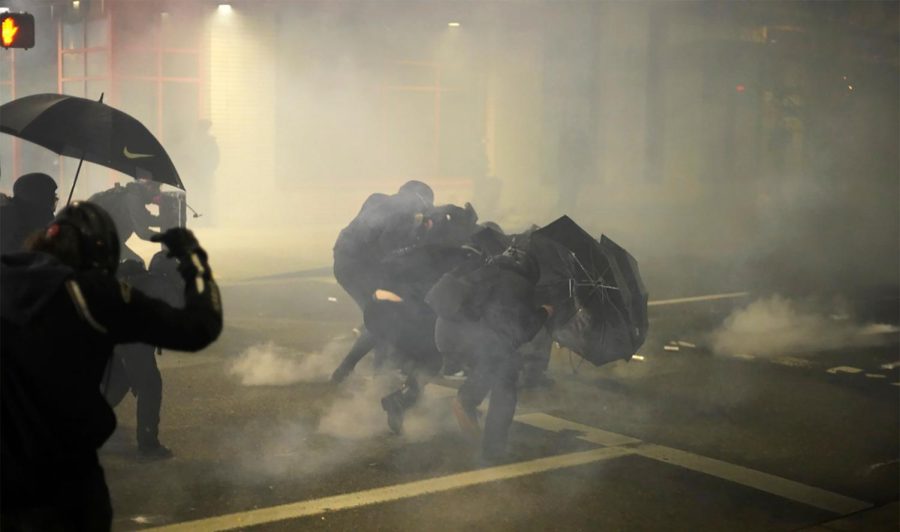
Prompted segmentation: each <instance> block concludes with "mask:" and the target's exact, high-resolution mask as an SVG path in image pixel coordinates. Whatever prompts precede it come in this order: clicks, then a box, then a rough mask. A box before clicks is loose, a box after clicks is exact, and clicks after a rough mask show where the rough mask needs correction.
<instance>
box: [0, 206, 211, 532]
mask: <svg viewBox="0 0 900 532" xmlns="http://www.w3.org/2000/svg"><path fill="white" fill-rule="evenodd" d="M155 239H156V240H157V241H162V242H164V243H165V244H166V246H167V247H168V249H169V252H170V254H172V255H173V256H174V257H176V258H178V260H179V271H180V273H181V275H182V277H183V278H184V280H185V290H184V297H185V306H184V309H175V308H173V307H172V306H170V305H169V304H167V303H165V302H163V301H160V300H157V299H152V298H150V297H147V296H145V295H144V294H142V293H141V292H139V291H136V290H132V289H131V286H130V285H128V284H126V283H122V282H120V281H119V280H118V279H116V277H115V271H116V268H117V265H118V262H119V238H118V235H117V233H116V228H115V225H114V223H113V221H112V218H111V217H110V216H109V215H108V214H107V213H106V212H105V211H104V210H103V209H102V208H100V207H98V206H96V205H94V204H92V203H89V202H76V203H73V204H72V205H71V206H69V207H66V208H65V209H63V210H62V212H60V213H59V215H58V216H57V217H56V218H55V220H54V221H53V222H52V223H51V224H50V225H49V226H48V227H47V229H46V230H45V231H44V232H42V233H39V234H38V235H37V236H36V237H35V238H33V239H31V240H30V241H29V243H28V249H29V251H26V252H23V253H15V254H11V255H5V256H3V257H2V258H0V282H2V285H3V290H2V292H0V332H2V337H3V343H2V346H0V365H2V370H0V379H2V386H0V398H2V401H0V410H2V416H0V451H2V456H0V457H2V464H3V467H2V468H0V478H2V491H0V494H2V506H0V518H2V528H3V529H4V530H6V529H9V530H63V529H66V530H69V529H71V530H109V529H110V527H111V519H112V509H111V505H110V498H109V491H108V489H107V487H106V482H105V480H104V477H103V470H102V468H101V467H100V463H99V461H98V458H97V449H98V448H99V447H100V446H101V445H102V444H103V443H104V441H106V439H107V438H108V437H109V436H110V434H111V433H112V432H113V430H114V429H115V426H116V419H115V415H114V413H113V411H112V408H110V406H109V405H108V404H107V403H106V401H105V400H104V398H103V396H102V395H101V393H100V382H101V379H102V378H103V373H104V370H105V368H106V365H107V363H108V361H109V359H110V358H111V356H112V353H113V346H114V345H116V344H119V343H128V342H143V343H148V344H153V345H160V346H164V347H168V348H173V349H179V350H183V351H197V350H200V349H203V348H204V347H206V346H207V345H209V344H210V343H211V342H212V341H213V340H215V339H216V338H217V337H218V335H219V333H220V331H221V329H222V309H221V305H220V301H221V300H220V296H219V291H218V288H217V286H216V284H215V282H214V281H213V279H212V275H211V272H210V269H209V264H208V262H207V260H206V253H205V252H204V251H203V249H201V248H200V246H199V244H198V243H197V240H196V239H195V238H194V236H193V234H191V233H190V231H187V230H185V229H171V230H169V231H167V232H166V233H164V234H162V235H160V236H159V237H155Z"/></svg>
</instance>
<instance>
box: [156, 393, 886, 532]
mask: <svg viewBox="0 0 900 532" xmlns="http://www.w3.org/2000/svg"><path fill="white" fill-rule="evenodd" d="M898 384H900V383H898ZM432 388H434V389H435V390H434V391H439V389H441V388H444V389H446V390H452V388H449V387H446V386H440V385H434V386H432ZM452 391H453V392H455V390H452ZM515 419H516V421H518V422H520V423H524V424H527V425H530V426H533V427H537V428H540V429H543V430H548V431H553V432H561V431H565V430H573V431H577V432H580V433H581V435H579V436H577V437H578V438H579V439H581V440H583V441H587V442H591V443H596V444H599V445H603V446H604V447H602V448H599V449H593V450H590V451H581V452H574V453H568V454H563V455H558V456H551V457H547V458H539V459H536V460H529V461H527V462H519V463H515V464H509V465H503V466H497V467H491V468H486V469H478V470H474V471H468V472H464V473H457V474H454V475H447V476H443V477H436V478H430V479H425V480H419V481H415V482H408V483H405V484H398V485H394V486H385V487H381V488H374V489H369V490H364V491H358V492H354V493H344V494H340V495H334V496H331V497H324V498H320V499H313V500H308V501H299V502H295V503H289V504H282V505H279V506H272V507H269V508H259V509H254V510H249V511H245V512H236V513H232V514H227V515H222V516H217V517H210V518H205V519H198V520H195V521H187V522H183V523H175V524H172V525H168V526H163V527H159V528H153V529H146V530H159V531H192V532H194V531H207V530H233V529H237V528H245V527H251V526H256V525H262V524H266V523H273V522H277V521H284V520H287V519H297V518H301V517H310V516H317V515H323V514H326V513H328V512H336V511H341V510H348V509H351V508H359V507H362V506H371V505H374V504H382V503H387V502H392V501H398V500H403V499H411V498H414V497H420V496H423V495H429V494H435V493H442V492H446V491H452V490H457V489H462V488H466V487H470V486H476V485H480V484H486V483H489V482H498V481H502V480H510V479H514V478H518V477H524V476H528V475H534V474H539V473H545V472H548V471H554V470H558V469H565V468H571V467H577V466H582V465H587V464H591V463H595V462H600V461H604V460H610V459H613V458H618V457H621V456H627V455H638V456H643V457H645V458H649V459H653V460H658V461H661V462H664V463H668V464H673V465H676V466H679V467H683V468H685V469H690V470H693V471H697V472H700V473H704V474H707V475H711V476H715V477H718V478H721V479H724V480H728V481H730V482H734V483H736V484H740V485H743V486H747V487H751V488H754V489H757V490H760V491H763V492H766V493H771V494H773V495H777V496H779V497H782V498H785V499H789V500H792V501H795V502H799V503H803V504H806V505H809V506H812V507H815V508H820V509H822V510H826V511H829V512H833V513H836V514H848V513H852V512H856V511H859V510H863V509H866V508H870V507H871V506H872V505H871V504H870V503H867V502H865V501H860V500H857V499H853V498H851V497H846V496H844V495H840V494H837V493H832V492H829V491H826V490H823V489H820V488H816V487H813V486H807V485H805V484H801V483H799V482H795V481H792V480H788V479H785V478H781V477H778V476H775V475H770V474H768V473H763V472H761V471H756V470H754V469H750V468H747V467H743V466H738V465H734V464H729V463H727V462H723V461H721V460H716V459H713V458H707V457H705V456H701V455H697V454H694V453H690V452H687V451H681V450H679V449H673V448H671V447H665V446H662V445H654V444H649V443H644V442H642V441H641V440H639V439H637V438H633V437H631V436H626V435H624V434H617V433H614V432H609V431H605V430H602V429H598V428H595V427H591V426H588V425H583V424H581V423H576V422H573V421H569V420H566V419H561V418H558V417H555V416H551V415H549V414H544V413H530V414H521V415H518V416H516V418H515ZM323 519H324V517H323Z"/></svg>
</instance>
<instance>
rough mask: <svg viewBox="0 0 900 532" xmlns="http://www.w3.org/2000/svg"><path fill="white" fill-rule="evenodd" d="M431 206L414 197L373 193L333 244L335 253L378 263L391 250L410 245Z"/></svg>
mask: <svg viewBox="0 0 900 532" xmlns="http://www.w3.org/2000/svg"><path fill="white" fill-rule="evenodd" d="M429 207H430V206H429V205H427V204H426V203H425V202H424V201H423V200H422V199H421V198H419V197H418V196H416V195H413V194H394V195H391V196H387V195H384V194H372V195H371V196H369V198H368V199H367V200H366V202H365V204H363V207H362V209H360V211H359V214H357V215H356V218H354V219H353V221H352V222H350V224H349V225H348V226H347V227H345V228H344V229H343V230H342V231H341V233H340V235H338V239H337V241H336V242H335V244H334V251H335V254H336V255H337V254H343V255H348V256H353V257H356V258H358V259H359V260H364V261H367V262H368V261H374V262H378V261H380V260H381V259H382V258H383V257H385V256H386V255H387V254H388V253H390V252H391V251H394V250H397V249H400V248H403V247H406V246H409V245H411V244H412V243H413V242H414V241H415V240H416V236H417V231H418V228H419V222H420V220H417V219H416V215H417V214H421V215H424V213H425V211H426V210H427V209H428V208H429Z"/></svg>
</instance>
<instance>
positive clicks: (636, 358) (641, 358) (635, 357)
mask: <svg viewBox="0 0 900 532" xmlns="http://www.w3.org/2000/svg"><path fill="white" fill-rule="evenodd" d="M631 358H632V359H634V360H640V361H642V362H643V360H644V355H634V356H633V357H631Z"/></svg>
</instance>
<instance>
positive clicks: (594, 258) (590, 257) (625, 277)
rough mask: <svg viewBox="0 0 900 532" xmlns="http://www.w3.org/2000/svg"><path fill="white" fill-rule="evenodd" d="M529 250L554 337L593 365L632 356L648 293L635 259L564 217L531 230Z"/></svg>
mask: <svg viewBox="0 0 900 532" xmlns="http://www.w3.org/2000/svg"><path fill="white" fill-rule="evenodd" d="M529 247H530V248H531V250H532V251H533V253H535V255H536V256H537V259H538V262H539V263H540V266H541V278H540V280H539V281H538V287H537V292H538V297H539V298H540V299H541V300H542V301H541V302H542V303H544V302H546V303H550V304H553V305H554V306H555V307H556V309H557V312H556V314H555V315H554V317H553V320H552V321H551V323H550V330H551V334H552V335H553V337H554V339H556V340H557V341H558V342H559V343H560V344H561V345H564V346H566V347H568V348H570V349H572V350H573V351H575V352H576V353H578V354H579V355H581V356H582V357H583V358H585V359H586V360H589V361H590V362H593V363H594V364H597V365H601V364H605V363H607V362H612V361H614V360H618V359H626V360H627V359H629V358H631V356H632V355H634V353H635V352H637V350H638V348H640V346H641V345H642V344H643V343H644V340H645V338H646V337H647V329H648V328H649V322H648V319H647V290H646V289H645V288H644V284H643V281H642V280H641V276H640V272H639V271H638V265H637V261H635V260H634V257H632V256H631V255H630V254H629V253H628V252H627V251H625V250H624V249H622V248H621V247H620V246H619V245H617V244H616V243H615V242H613V241H612V240H610V239H609V238H607V237H606V236H605V235H603V236H601V238H600V240H599V241H598V240H596V239H595V238H594V237H592V236H591V235H590V234H588V233H587V232H586V231H585V230H584V229H582V228H581V227H579V226H578V224H576V223H575V222H574V221H572V220H571V219H570V218H569V217H568V216H563V217H561V218H559V219H557V220H556V221H554V222H553V223H551V224H549V225H547V226H545V227H543V228H541V229H539V230H537V231H535V232H534V233H533V234H532V236H531V241H530V246H529Z"/></svg>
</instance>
